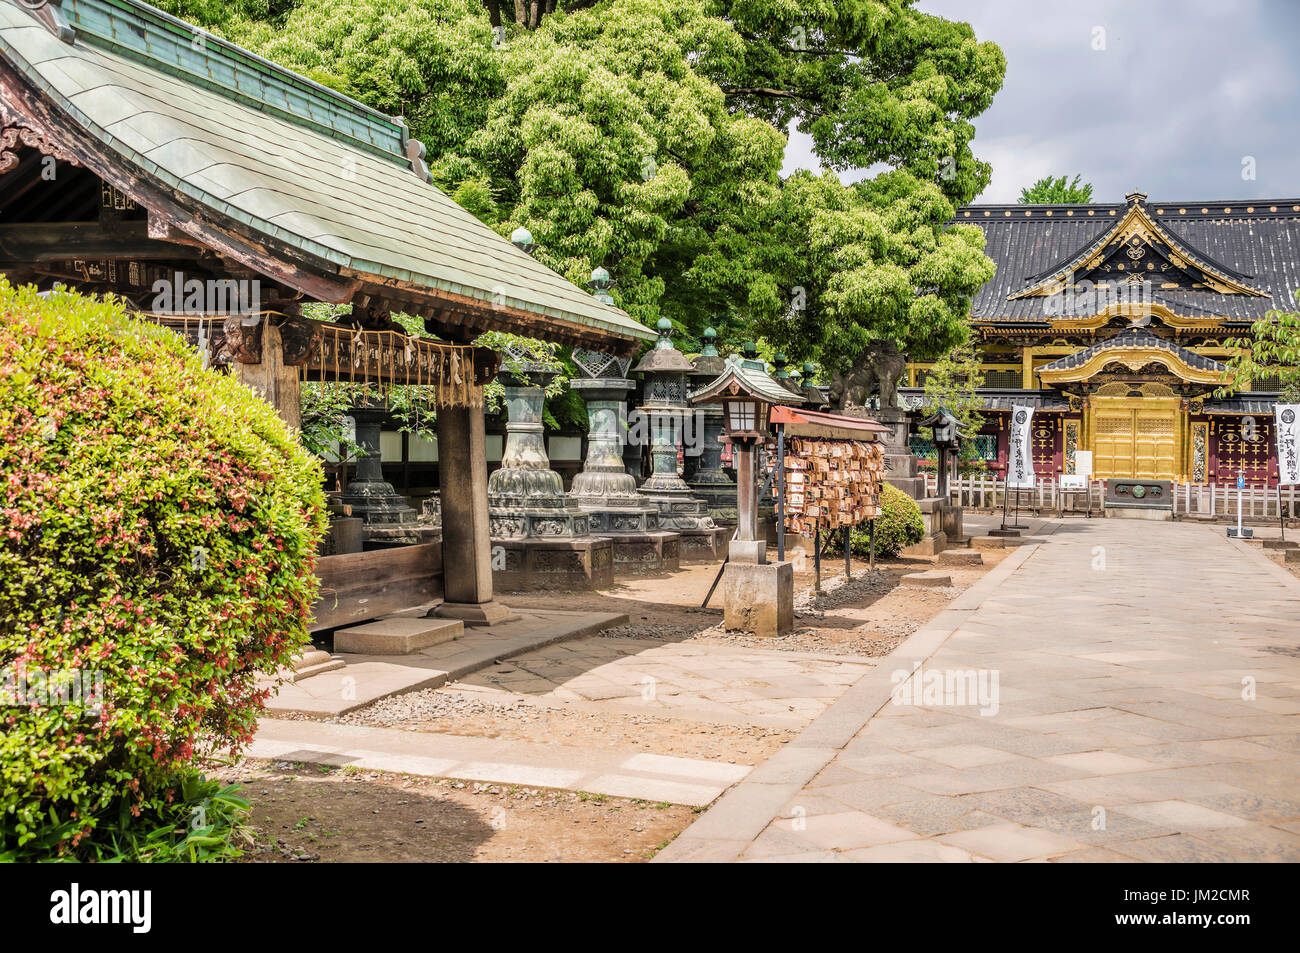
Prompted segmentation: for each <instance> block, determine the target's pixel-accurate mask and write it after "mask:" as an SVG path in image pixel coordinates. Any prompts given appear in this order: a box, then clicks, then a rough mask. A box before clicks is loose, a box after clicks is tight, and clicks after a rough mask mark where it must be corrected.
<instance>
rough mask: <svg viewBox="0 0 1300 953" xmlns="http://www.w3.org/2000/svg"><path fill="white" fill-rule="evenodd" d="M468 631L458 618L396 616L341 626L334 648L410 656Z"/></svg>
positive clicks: (361, 652) (335, 634) (365, 652)
mask: <svg viewBox="0 0 1300 953" xmlns="http://www.w3.org/2000/svg"><path fill="white" fill-rule="evenodd" d="M464 631H465V626H464V624H463V623H461V622H460V621H459V620H456V619H412V618H410V617H406V616H394V617H392V618H388V619H379V620H377V621H375V622H367V623H365V624H364V625H354V626H350V627H348V628H346V629H339V630H338V631H337V632H335V633H334V651H335V652H347V653H350V654H353V655H410V654H411V653H412V652H418V651H420V649H427V648H428V647H429V646H431V645H438V644H440V643H442V642H450V641H451V640H452V639H454V638H457V637H458V636H460V635H461V634H462V633H463V632H464Z"/></svg>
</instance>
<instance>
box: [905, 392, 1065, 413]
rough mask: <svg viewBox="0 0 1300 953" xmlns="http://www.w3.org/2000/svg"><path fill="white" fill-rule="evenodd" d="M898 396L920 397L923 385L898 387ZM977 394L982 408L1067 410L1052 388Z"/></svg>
mask: <svg viewBox="0 0 1300 953" xmlns="http://www.w3.org/2000/svg"><path fill="white" fill-rule="evenodd" d="M898 393H899V395H900V396H902V397H903V398H904V400H905V401H906V398H909V397H913V398H920V397H921V396H923V395H924V393H925V388H923V387H900V388H899V389H898ZM978 394H979V396H980V397H981V398H983V400H984V405H983V407H984V410H1010V409H1011V408H1012V407H1033V408H1034V409H1035V410H1069V409H1070V402H1069V401H1068V400H1067V399H1066V398H1065V397H1062V396H1061V394H1060V392H1059V391H1054V390H999V389H996V388H992V387H981V388H980V389H979V391H978Z"/></svg>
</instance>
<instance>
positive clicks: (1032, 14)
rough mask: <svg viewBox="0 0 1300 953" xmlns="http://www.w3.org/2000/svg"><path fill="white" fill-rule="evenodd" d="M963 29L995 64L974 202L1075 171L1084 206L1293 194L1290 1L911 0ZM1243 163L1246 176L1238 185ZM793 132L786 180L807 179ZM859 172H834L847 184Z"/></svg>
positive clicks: (1298, 21) (806, 162)
mask: <svg viewBox="0 0 1300 953" xmlns="http://www.w3.org/2000/svg"><path fill="white" fill-rule="evenodd" d="M918 6H919V8H920V9H922V10H925V11H926V12H928V13H934V14H937V15H939V16H944V17H946V18H948V19H961V20H965V21H967V22H969V23H970V24H971V26H972V27H973V28H974V30H975V35H976V36H977V37H978V38H979V39H981V40H992V41H993V42H995V43H997V44H998V45H999V46H1001V47H1002V51H1003V53H1005V54H1006V58H1007V77H1006V83H1005V85H1004V86H1003V88H1002V91H1001V92H999V93H998V95H997V96H996V97H995V99H994V101H993V105H992V106H991V107H990V108H989V110H988V111H987V112H986V113H985V114H984V115H983V116H981V117H979V118H978V119H977V120H976V121H975V128H976V135H975V140H974V144H973V147H974V150H975V153H976V155H978V156H979V157H980V158H982V159H985V160H987V161H989V162H990V163H992V166H993V180H992V182H991V183H990V185H989V187H988V188H987V189H986V190H985V192H984V194H983V195H982V196H980V198H979V199H977V201H982V202H1013V201H1015V200H1016V199H1017V198H1018V197H1019V194H1020V189H1021V188H1023V187H1024V186H1026V185H1028V184H1030V183H1031V182H1033V181H1034V180H1035V179H1037V178H1040V177H1042V176H1044V175H1069V176H1073V175H1074V174H1075V173H1081V174H1082V176H1083V179H1084V181H1088V182H1091V183H1092V184H1093V186H1094V189H1093V198H1094V199H1095V200H1096V201H1101V202H1116V201H1120V200H1121V199H1122V198H1123V196H1124V194H1125V193H1126V192H1128V191H1130V190H1132V189H1134V188H1140V189H1141V190H1142V191H1144V192H1147V193H1149V194H1150V195H1151V197H1152V198H1153V199H1158V200H1163V201H1169V200H1187V201H1196V200H1209V199H1257V198H1266V197H1267V198H1290V197H1293V196H1295V195H1297V193H1300V133H1297V131H1296V120H1297V117H1300V64H1298V59H1297V57H1295V56H1294V55H1293V51H1292V46H1293V44H1294V42H1295V37H1296V36H1297V35H1298V34H1300V4H1296V3H1293V2H1289V0H1272V2H1263V0H1261V2H1250V0H1244V2H1235V3H1231V4H1224V3H1222V2H1219V0H1185V2H1180V0H1163V2H1156V0H1152V2H1135V0H1122V2H1121V0H1098V2H1093V3H1068V4H1066V3H1051V4H1049V3H1043V2H1042V0H920V3H919V4H918ZM1248 159H1253V160H1254V168H1255V174H1256V177H1255V178H1253V179H1250V178H1243V177H1242V176H1243V168H1244V167H1245V166H1246V165H1248V164H1249V163H1248V161H1247V160H1248ZM819 166H820V163H819V162H818V161H817V158H816V156H815V155H813V152H812V146H811V142H810V141H809V140H808V138H807V137H806V136H802V135H799V134H798V133H795V132H792V133H791V137H790V145H789V147H788V148H787V150H786V161H785V169H784V171H786V172H789V171H792V170H793V169H795V168H810V169H817V168H818V167H819ZM864 174H866V173H864V172H862V171H858V172H857V173H856V174H855V173H852V172H851V173H846V174H845V175H844V176H843V178H844V179H845V181H852V180H854V179H856V178H861V177H862V175H864Z"/></svg>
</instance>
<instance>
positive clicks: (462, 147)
mask: <svg viewBox="0 0 1300 953" xmlns="http://www.w3.org/2000/svg"><path fill="white" fill-rule="evenodd" d="M160 2H161V3H162V5H163V6H164V7H165V8H166V9H168V10H169V11H170V12H172V13H175V14H177V15H179V16H183V17H186V18H188V19H191V20H193V21H195V22H198V23H200V24H201V25H203V26H205V27H206V28H209V29H212V30H213V31H215V32H218V33H220V34H223V35H225V36H227V37H228V38H229V39H231V40H232V41H234V42H236V43H239V44H241V45H243V46H247V47H249V48H251V49H253V50H254V51H255V52H257V53H260V54H261V55H263V56H266V57H267V58H269V59H271V60H274V61H276V62H279V63H282V64H284V65H285V66H287V67H289V68H291V69H294V70H296V71H299V72H302V73H304V74H306V75H308V76H310V77H311V78H313V79H316V80H317V81H319V82H322V83H324V84H326V85H329V86H332V87H334V88H336V89H339V90H340V91H341V92H344V93H347V94H348V95H351V96H353V97H356V98H358V99H360V100H362V101H364V102H366V103H368V104H370V105H372V106H374V107H375V108H377V109H380V110H382V111H384V112H388V113H392V114H398V115H402V116H404V117H405V118H406V119H407V121H408V123H409V124H410V126H411V129H412V134H413V135H415V136H416V137H418V138H420V139H421V140H422V141H424V143H425V144H426V146H427V147H428V150H429V157H430V158H429V163H430V168H431V171H432V172H433V175H434V178H435V182H436V183H437V184H438V186H439V187H440V188H442V189H444V191H446V192H447V193H448V194H450V195H451V196H452V197H453V198H454V199H455V200H456V201H457V202H459V203H460V204H461V205H463V206H464V207H466V208H467V209H469V210H470V211H472V212H473V213H474V214H475V215H477V216H478V217H480V218H481V219H483V220H484V221H486V222H488V223H489V224H490V225H492V226H493V227H494V228H495V229H496V230H497V231H498V232H500V233H501V234H502V235H508V234H509V233H510V232H511V231H513V230H514V229H515V228H516V227H518V226H520V225H523V226H525V227H527V228H528V229H529V231H530V232H532V234H533V237H534V239H535V241H536V243H537V250H536V252H535V254H536V255H537V257H538V258H539V259H540V260H541V261H543V262H545V263H546V264H547V265H550V266H551V267H553V268H555V269H556V270H557V271H559V272H560V273H561V274H563V275H565V276H566V277H567V278H569V279H570V280H572V281H575V282H579V283H582V282H584V281H585V280H586V279H587V278H588V276H589V275H590V273H591V270H592V269H593V268H594V267H596V266H597V265H601V266H604V267H605V268H607V269H608V270H609V271H610V272H611V274H612V275H613V277H614V278H615V281H616V285H615V287H614V289H613V292H612V293H613V295H614V297H615V300H616V302H617V303H618V304H619V305H620V306H622V307H623V308H625V309H626V310H628V311H629V312H630V313H631V314H633V315H634V316H635V317H637V318H638V319H639V320H641V321H642V322H644V323H645V324H647V325H650V326H653V325H654V324H655V323H656V322H657V321H658V319H660V318H661V317H668V318H670V319H671V320H672V321H673V323H674V325H675V326H676V327H677V329H678V332H679V334H684V340H683V342H682V343H683V346H684V347H689V346H691V345H692V344H693V343H694V339H695V338H696V336H698V335H699V334H700V333H701V332H702V331H703V329H704V328H705V327H706V326H709V325H712V326H714V327H716V328H718V330H719V333H720V336H721V341H720V342H719V343H720V344H722V345H724V346H734V345H735V344H737V343H738V342H739V341H741V340H744V339H745V338H746V337H749V336H751V335H753V334H755V333H762V334H765V335H767V336H769V337H770V338H771V339H772V340H774V341H778V342H779V343H780V344H781V345H782V346H783V347H784V349H785V350H786V351H787V352H789V353H790V354H791V356H792V357H793V358H796V359H798V360H808V359H811V360H817V361H820V362H821V363H822V365H823V367H824V368H825V369H826V370H827V372H828V373H830V374H831V375H833V376H834V379H835V381H836V382H837V395H838V396H839V397H840V398H841V399H852V400H855V401H860V400H861V399H863V398H864V397H865V396H866V394H867V393H868V392H871V391H873V390H875V389H877V388H878V387H881V388H883V389H884V390H885V392H886V393H887V394H891V393H892V388H893V382H894V381H896V379H897V373H896V372H895V371H900V372H901V367H902V363H901V357H900V355H901V354H902V353H903V352H913V353H915V354H916V355H918V356H933V355H937V354H940V353H945V352H946V351H948V350H950V349H951V348H952V347H953V346H955V345H956V344H957V343H959V342H960V341H961V340H962V338H963V337H964V334H965V330H964V321H963V319H964V317H965V314H966V310H967V306H968V302H969V298H970V297H971V296H972V295H973V294H974V293H975V291H977V290H978V288H979V286H980V285H981V284H983V282H984V281H986V280H988V278H989V277H991V275H992V264H991V262H989V260H988V259H986V258H985V257H984V256H983V253H982V248H983V241H982V236H981V235H980V233H979V231H978V229H975V228H972V227H969V226H953V225H951V224H950V223H951V220H952V217H953V215H954V213H955V206H956V204H957V203H961V202H966V201H969V200H971V199H972V198H973V197H974V196H975V195H977V194H978V193H979V191H980V190H981V189H983V188H984V187H985V185H987V183H988V181H989V175H990V172H989V168H988V165H987V164H986V163H983V162H980V161H979V160H978V159H976V158H975V156H974V155H973V154H972V152H971V150H970V140H971V137H972V136H973V133H974V129H973V126H972V125H971V122H970V121H971V119H973V118H974V117H975V116H977V115H979V113H981V112H982V111H983V110H984V109H986V108H987V106H988V105H989V103H990V102H991V101H992V97H993V95H994V93H995V92H996V91H997V90H998V89H999V88H1000V86H1001V83H1002V77H1003V73H1004V69H1005V64H1004V60H1003V57H1002V54H1001V51H1000V50H998V48H997V47H996V46H995V45H993V44H991V43H987V42H984V43H981V42H979V41H977V40H976V38H975V36H974V34H973V32H972V31H971V29H970V27H969V26H967V25H966V24H961V23H952V22H949V21H946V20H943V19H941V18H939V17H935V16H931V15H929V14H925V13H922V12H920V11H917V10H916V9H914V7H913V5H912V4H913V0H835V2H832V0H635V2H634V0H595V2H586V0H574V2H567V3H566V2H560V3H558V4H557V3H556V2H554V0H538V2H533V0H501V2H492V0H485V2H475V0H410V2H406V3H403V4H392V3H391V2H389V0H233V2H227V0H160ZM791 128H795V129H798V130H800V131H802V132H804V133H806V134H808V135H809V136H810V137H811V138H812V141H813V144H814V149H815V153H816V156H817V157H818V159H819V160H820V161H821V162H822V164H823V166H824V170H823V172H822V173H821V174H812V173H808V172H801V173H797V174H795V175H793V176H790V177H788V178H785V179H783V178H782V177H781V175H780V170H781V165H782V161H783V156H784V152H785V146H786V141H787V136H788V134H789V130H790V129H791ZM869 167H873V168H878V169H880V170H882V171H880V172H879V174H877V175H875V176H874V177H873V178H870V179H867V180H865V181H864V182H862V183H859V184H857V185H853V186H848V185H844V184H842V183H841V182H840V180H839V179H838V178H836V176H835V175H834V174H833V171H826V170H834V171H844V170H849V169H855V168H862V169H866V168H869ZM891 375H892V376H891Z"/></svg>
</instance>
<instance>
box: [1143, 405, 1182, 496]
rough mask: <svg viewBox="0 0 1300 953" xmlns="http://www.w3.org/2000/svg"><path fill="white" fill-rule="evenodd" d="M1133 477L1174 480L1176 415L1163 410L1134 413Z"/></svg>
mask: <svg viewBox="0 0 1300 953" xmlns="http://www.w3.org/2000/svg"><path fill="white" fill-rule="evenodd" d="M1133 415H1134V423H1135V427H1134V431H1135V432H1134V438H1133V445H1134V447H1133V465H1134V472H1133V474H1132V475H1133V476H1137V477H1150V478H1151V479H1153V480H1172V479H1174V478H1175V477H1176V476H1177V474H1176V472H1175V467H1174V458H1175V447H1174V430H1175V427H1174V423H1175V421H1174V412H1173V411H1171V410H1166V409H1163V408H1152V409H1145V408H1140V409H1137V410H1134V411H1133Z"/></svg>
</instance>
